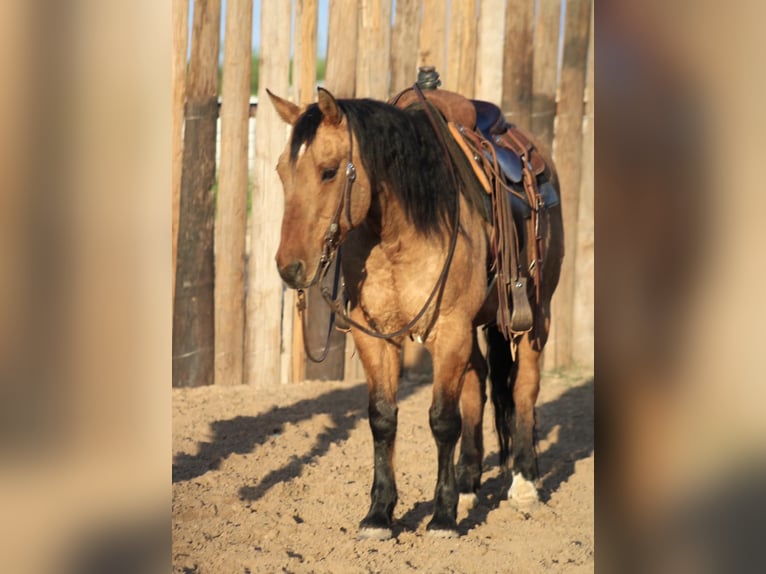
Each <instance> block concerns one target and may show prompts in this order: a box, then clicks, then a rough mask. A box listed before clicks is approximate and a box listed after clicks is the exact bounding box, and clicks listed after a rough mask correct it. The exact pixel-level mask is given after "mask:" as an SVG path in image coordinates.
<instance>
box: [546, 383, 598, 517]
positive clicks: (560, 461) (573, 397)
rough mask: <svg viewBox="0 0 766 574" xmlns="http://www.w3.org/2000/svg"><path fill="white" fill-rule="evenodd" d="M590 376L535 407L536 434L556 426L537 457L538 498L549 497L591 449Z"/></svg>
mask: <svg viewBox="0 0 766 574" xmlns="http://www.w3.org/2000/svg"><path fill="white" fill-rule="evenodd" d="M593 390H594V385H593V379H590V380H588V381H587V382H585V383H584V384H581V385H578V386H576V387H571V388H570V389H567V390H566V392H564V394H562V395H561V396H560V397H559V398H558V399H556V400H553V401H550V402H547V403H545V404H544V405H541V406H540V407H539V408H538V409H537V421H538V426H537V436H538V437H546V436H548V434H549V433H550V432H551V431H552V430H554V428H555V427H557V426H558V427H559V429H558V439H557V440H555V441H554V442H553V443H552V444H551V445H550V448H548V450H546V451H545V452H544V453H542V454H541V455H540V456H539V457H538V468H539V470H540V498H541V500H542V501H543V502H547V501H548V500H550V497H551V494H552V493H554V492H556V491H557V490H558V489H559V487H560V486H561V484H562V483H564V482H566V481H567V480H569V477H570V476H572V475H573V474H574V470H575V463H576V462H577V461H578V460H582V459H584V458H588V457H589V456H590V455H591V454H592V453H593V449H594V442H593V441H594V394H593Z"/></svg>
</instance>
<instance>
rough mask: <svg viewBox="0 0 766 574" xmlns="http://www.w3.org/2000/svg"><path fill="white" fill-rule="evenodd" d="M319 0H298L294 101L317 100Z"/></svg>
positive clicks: (300, 102) (307, 101)
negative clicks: (315, 90) (315, 87)
mask: <svg viewBox="0 0 766 574" xmlns="http://www.w3.org/2000/svg"><path fill="white" fill-rule="evenodd" d="M318 14H319V6H318V3H317V0H298V1H297V4H296V14H295V21H296V28H297V29H298V30H299V33H298V35H297V36H296V38H295V61H294V62H293V101H295V102H296V103H298V104H308V103H310V102H313V101H316V93H315V92H314V84H315V83H316V67H317V18H318Z"/></svg>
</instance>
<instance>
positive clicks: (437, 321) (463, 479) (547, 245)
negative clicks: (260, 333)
mask: <svg viewBox="0 0 766 574" xmlns="http://www.w3.org/2000/svg"><path fill="white" fill-rule="evenodd" d="M269 97H270V99H271V102H272V104H273V106H274V108H275V109H276V111H277V113H278V115H279V116H280V117H281V119H282V120H283V121H285V122H286V123H287V124H289V125H290V126H292V133H291V136H290V137H289V140H288V142H287V145H286V147H285V149H284V151H283V153H282V154H281V156H280V158H279V162H278V165H277V171H278V174H279V177H280V179H281V183H282V186H283V190H284V214H283V219H282V226H281V238H280V243H279V248H278V250H277V253H276V264H277V268H278V271H279V274H280V276H281V277H282V280H283V281H284V283H285V284H286V285H287V286H288V287H289V288H292V289H298V290H299V294H300V293H302V290H304V289H307V288H309V287H310V286H312V285H314V284H316V283H317V282H318V281H319V279H320V278H321V276H322V275H323V270H324V269H326V267H327V265H328V262H329V260H330V259H332V257H333V255H334V252H335V250H336V249H337V248H341V249H342V258H341V260H340V266H341V268H342V274H343V280H344V283H345V292H346V297H347V301H346V303H345V304H344V305H343V306H342V307H341V306H340V305H336V306H335V308H334V311H336V312H338V313H343V312H344V309H348V313H347V318H348V322H349V323H351V327H350V329H351V335H352V336H353V339H354V343H355V345H356V348H357V351H358V355H359V358H360V359H361V362H362V364H363V367H364V372H365V375H366V379H367V386H368V391H369V406H368V412H369V425H370V429H371V431H372V437H373V444H374V448H373V450H374V473H373V480H372V488H371V492H370V498H371V502H370V507H369V511H368V512H367V515H366V516H365V517H364V518H363V519H362V521H361V523H360V525H359V531H358V536H359V538H373V539H387V538H390V537H391V536H392V532H393V530H392V525H393V512H394V507H395V505H396V502H397V489H396V478H395V474H394V460H393V459H394V447H395V441H396V428H397V386H398V384H399V377H400V364H401V363H400V356H401V352H402V344H403V341H404V339H405V337H411V338H412V339H414V340H417V341H419V342H422V343H423V345H425V347H426V348H427V349H428V350H429V352H430V354H431V357H432V361H433V397H432V402H431V406H430V409H429V423H430V428H431V431H432V435H433V439H434V440H435V442H436V446H437V452H438V455H437V459H438V471H437V481H436V488H435V494H434V509H433V516H432V517H431V520H430V521H429V523H428V525H427V531H428V532H430V533H432V534H434V535H436V536H440V537H453V536H457V535H458V528H457V522H456V519H457V507H458V502H459V498H461V497H466V498H467V499H468V500H469V502H470V501H471V500H472V501H474V502H475V500H476V499H477V492H478V490H479V486H480V481H481V473H482V461H483V456H484V446H483V438H482V421H483V412H484V406H485V403H486V401H487V393H486V382H485V381H486V379H487V376H489V378H490V380H491V387H492V400H493V404H494V409H495V427H496V430H497V433H498V437H499V443H500V458H501V463H502V464H503V465H504V467H505V466H507V463H508V459H509V458H510V459H511V460H510V463H511V468H512V473H511V474H512V478H511V484H510V488H509V489H508V497H509V499H512V500H513V501H515V502H517V503H518V504H522V505H528V504H531V503H534V502H535V501H538V500H539V495H538V491H537V488H536V486H535V480H536V479H537V478H538V471H537V460H536V453H535V445H534V426H535V414H534V406H535V402H536V400H537V395H538V391H539V386H540V365H539V358H540V353H541V351H542V349H543V346H544V345H545V342H546V340H547V337H548V332H549V327H550V301H551V297H552V295H553V292H554V290H555V287H556V284H557V283H558V277H559V271H560V267H561V259H562V257H563V229H562V224H561V208H560V205H556V206H554V207H550V208H547V209H545V210H544V211H543V212H542V213H541V214H540V217H541V219H542V223H544V225H542V226H541V229H542V230H543V233H542V237H541V238H540V239H541V242H542V246H543V248H544V252H545V253H546V256H545V260H544V261H543V264H542V265H541V269H540V278H541V284H540V291H539V294H538V295H539V297H535V295H534V293H532V292H531V290H530V293H529V297H530V301H532V307H533V321H532V325H531V328H530V329H529V330H528V331H527V332H526V333H523V334H520V335H518V336H514V337H512V340H511V341H509V340H507V339H506V336H505V335H504V334H503V333H501V331H500V330H499V328H498V326H497V325H496V324H495V323H496V321H495V317H496V309H497V304H498V302H497V298H498V296H497V295H496V294H495V295H493V294H492V292H493V290H491V289H488V285H489V284H490V281H491V278H490V275H491V266H492V253H491V237H492V233H493V229H492V223H491V222H490V221H489V219H490V218H489V217H488V215H487V208H486V199H485V197H486V194H484V193H483V191H482V190H481V189H480V187H479V186H478V182H476V180H475V178H474V180H473V182H469V184H463V183H461V181H462V179H466V181H467V180H468V179H469V178H456V177H455V175H454V174H455V170H454V169H453V166H451V164H450V161H449V160H448V159H446V158H445V151H444V150H445V144H447V145H449V146H453V147H454V144H453V142H445V139H449V135H448V133H449V132H443V133H441V134H440V133H439V130H438V129H436V126H435V125H434V122H433V116H434V115H435V110H434V109H430V108H428V107H427V106H424V105H421V106H411V107H408V108H406V109H401V108H399V107H396V106H394V105H391V104H389V103H385V102H381V101H376V100H371V99H336V98H335V97H334V96H333V95H332V94H331V93H330V92H329V91H327V90H325V89H323V88H321V87H320V88H319V89H318V98H317V101H316V102H315V103H312V104H310V105H308V106H304V107H302V108H301V107H299V106H297V105H295V104H293V103H292V102H289V101H287V100H285V99H282V98H280V97H279V96H276V95H274V94H272V93H271V92H269ZM445 136H446V137H445ZM547 162H549V164H550V165H551V166H552V165H553V164H552V162H550V159H549V158H548V159H547ZM552 182H553V184H554V187H555V189H556V193H558V179H557V177H556V175H555V169H553V171H552ZM488 293H489V294H488ZM495 293H496V291H495ZM424 303H425V305H424ZM481 326H484V329H486V333H487V346H488V352H487V357H486V358H485V357H484V356H483V355H482V352H481V351H480V347H479V344H478V339H477V336H478V333H477V329H478V328H479V327H481ZM487 362H488V363H489V365H488V364H487ZM459 439H461V440H460V455H459V459H458V462H457V464H455V453H456V448H457V443H458V440H459ZM509 443H510V444H511V445H512V452H511V451H510V450H509Z"/></svg>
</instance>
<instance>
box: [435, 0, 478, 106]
mask: <svg viewBox="0 0 766 574" xmlns="http://www.w3.org/2000/svg"><path fill="white" fill-rule="evenodd" d="M477 26H478V18H477V0H452V2H451V3H450V24H449V40H448V46H447V53H448V61H447V74H446V77H445V78H444V80H443V81H444V87H445V88H446V89H448V90H452V91H453V92H458V93H459V94H462V95H464V96H465V97H467V98H472V97H473V94H474V87H475V85H476V41H477V37H476V29H477Z"/></svg>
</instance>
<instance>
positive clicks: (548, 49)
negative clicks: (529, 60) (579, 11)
mask: <svg viewBox="0 0 766 574" xmlns="http://www.w3.org/2000/svg"><path fill="white" fill-rule="evenodd" d="M560 22H561V0H539V5H538V14H537V23H536V25H535V42H534V49H535V53H534V56H533V65H532V94H533V95H532V133H533V134H534V135H535V136H537V138H538V139H539V140H540V141H541V142H542V143H543V144H544V145H545V146H546V147H547V148H548V151H550V150H551V149H552V147H553V122H554V119H555V117H556V76H557V71H558V57H559V24H560Z"/></svg>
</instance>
